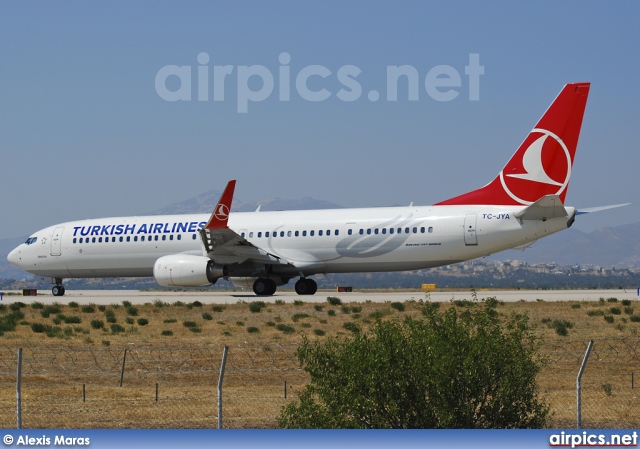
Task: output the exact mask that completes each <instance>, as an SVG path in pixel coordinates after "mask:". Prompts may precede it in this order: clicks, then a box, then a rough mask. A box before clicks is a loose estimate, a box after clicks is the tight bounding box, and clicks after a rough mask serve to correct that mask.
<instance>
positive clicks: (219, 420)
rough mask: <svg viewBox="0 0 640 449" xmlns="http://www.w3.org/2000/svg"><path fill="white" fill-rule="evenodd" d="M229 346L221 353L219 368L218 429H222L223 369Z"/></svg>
mask: <svg viewBox="0 0 640 449" xmlns="http://www.w3.org/2000/svg"><path fill="white" fill-rule="evenodd" d="M228 353H229V346H225V347H224V350H223V351H222V365H221V366H220V378H219V379H218V429H222V381H223V380H224V369H225V367H226V365H227V354H228Z"/></svg>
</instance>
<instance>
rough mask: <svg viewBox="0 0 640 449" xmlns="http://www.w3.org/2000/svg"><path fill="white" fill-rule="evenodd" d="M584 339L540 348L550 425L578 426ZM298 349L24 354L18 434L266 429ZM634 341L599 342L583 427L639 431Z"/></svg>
mask: <svg viewBox="0 0 640 449" xmlns="http://www.w3.org/2000/svg"><path fill="white" fill-rule="evenodd" d="M586 347H587V342H586V341H569V340H562V341H553V342H547V343H546V344H545V345H544V346H543V347H542V349H541V353H542V355H543V356H544V357H545V358H546V361H547V362H546V365H545V367H544V369H543V371H542V372H541V373H540V375H539V378H538V381H539V386H540V392H541V395H542V397H543V398H544V399H545V401H546V402H547V403H548V404H549V405H550V407H551V416H550V420H549V426H550V427H569V428H570V427H576V416H577V405H576V376H577V374H578V370H579V368H580V364H581V362H582V360H583V357H584V354H585V350H586ZM295 351H296V346H295V345H288V346H278V345H269V346H267V345H265V346H238V347H230V348H229V352H228V359H227V362H226V369H225V375H224V382H223V385H222V397H221V398H219V397H218V391H217V390H218V379H219V375H220V367H221V363H222V354H223V347H222V346H177V347H162V348H154V347H130V348H126V350H125V348H121V349H116V348H111V347H101V348H74V347H64V346H56V347H42V346H34V347H29V346H26V347H24V348H23V349H22V373H21V389H20V391H21V394H20V399H21V400H20V405H21V407H20V411H21V425H22V427H23V428H94V429H95V428H216V427H217V426H218V418H219V417H218V400H219V399H221V401H222V418H223V419H222V422H223V428H271V427H275V424H276V417H277V416H278V414H279V413H280V410H281V407H282V406H283V405H285V404H286V403H287V402H288V401H291V400H295V399H296V397H297V396H296V394H295V393H296V392H298V391H300V390H301V389H302V388H304V385H305V384H307V383H308V381H309V376H308V375H307V373H306V372H304V371H303V370H302V369H301V368H300V366H299V365H298V362H297V360H296V358H295ZM639 351H640V339H624V338H620V339H607V340H600V341H598V340H596V341H595V344H594V346H593V351H592V353H591V355H590V357H589V361H588V363H587V365H586V369H585V372H584V374H583V377H582V425H583V427H586V428H632V427H634V428H635V427H640V413H639V412H638V394H637V389H636V385H635V383H636V380H635V372H636V370H637V368H638V362H639V360H640V359H639V357H640V354H639ZM17 353H18V348H17V347H13V348H12V347H7V346H5V347H2V348H0V375H1V377H0V426H1V427H3V428H12V427H17V426H18V413H17V411H18V405H17V404H18V401H17V389H16V386H17V372H18V356H17Z"/></svg>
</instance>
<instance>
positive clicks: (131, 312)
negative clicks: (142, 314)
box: [125, 306, 138, 316]
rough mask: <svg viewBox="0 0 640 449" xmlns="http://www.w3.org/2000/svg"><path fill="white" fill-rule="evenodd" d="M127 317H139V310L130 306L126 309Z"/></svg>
mask: <svg viewBox="0 0 640 449" xmlns="http://www.w3.org/2000/svg"><path fill="white" fill-rule="evenodd" d="M125 310H126V312H127V315H131V316H137V315H138V309H137V308H136V307H134V306H129V307H127V308H126V309H125Z"/></svg>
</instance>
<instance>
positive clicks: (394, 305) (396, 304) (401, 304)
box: [391, 302, 404, 312]
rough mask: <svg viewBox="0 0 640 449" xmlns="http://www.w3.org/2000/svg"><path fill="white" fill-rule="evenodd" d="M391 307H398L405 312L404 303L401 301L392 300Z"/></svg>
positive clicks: (399, 310) (397, 308) (398, 309)
mask: <svg viewBox="0 0 640 449" xmlns="http://www.w3.org/2000/svg"><path fill="white" fill-rule="evenodd" d="M391 307H392V308H393V309H396V310H397V311H398V312H404V304H403V303H401V302H392V303H391Z"/></svg>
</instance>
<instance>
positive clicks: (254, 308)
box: [249, 301, 265, 313]
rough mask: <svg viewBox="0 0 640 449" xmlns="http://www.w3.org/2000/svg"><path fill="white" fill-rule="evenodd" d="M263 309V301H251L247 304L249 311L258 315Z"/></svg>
mask: <svg viewBox="0 0 640 449" xmlns="http://www.w3.org/2000/svg"><path fill="white" fill-rule="evenodd" d="M263 307H265V303H264V301H253V302H251V303H250V304H249V311H251V312H252V313H259V312H260V311H261V310H262V308H263Z"/></svg>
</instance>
